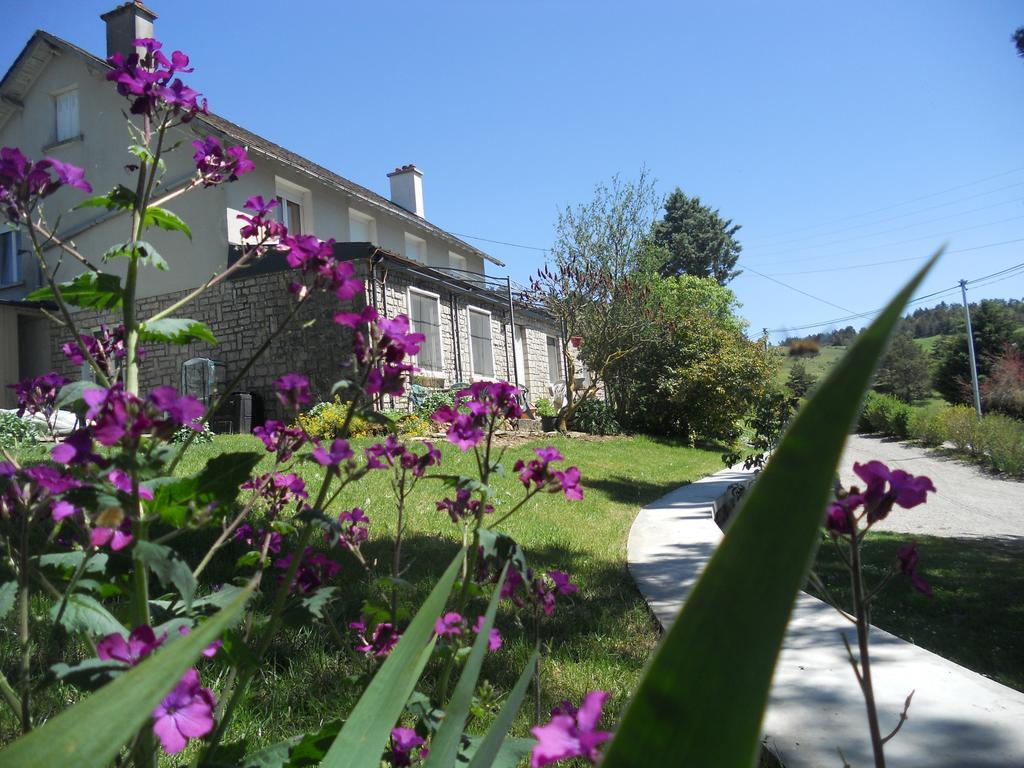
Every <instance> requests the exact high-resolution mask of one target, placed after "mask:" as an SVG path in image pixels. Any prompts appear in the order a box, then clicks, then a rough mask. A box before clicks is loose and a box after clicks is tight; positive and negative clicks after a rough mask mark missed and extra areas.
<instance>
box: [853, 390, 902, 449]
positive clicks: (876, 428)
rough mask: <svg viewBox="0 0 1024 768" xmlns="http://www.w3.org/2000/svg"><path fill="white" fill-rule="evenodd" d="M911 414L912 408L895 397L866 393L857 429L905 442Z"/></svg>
mask: <svg viewBox="0 0 1024 768" xmlns="http://www.w3.org/2000/svg"><path fill="white" fill-rule="evenodd" d="M913 413H914V409H913V408H911V407H910V406H909V405H907V404H906V403H904V402H901V401H899V400H897V399H896V398H895V397H891V396H889V395H880V394H878V393H877V392H868V396H867V398H866V399H865V400H864V410H863V411H861V416H860V421H859V422H858V426H857V428H858V429H859V430H860V431H861V432H877V433H879V434H883V435H892V436H894V437H899V438H901V439H904V440H905V439H906V438H908V437H910V421H911V417H912V415H913Z"/></svg>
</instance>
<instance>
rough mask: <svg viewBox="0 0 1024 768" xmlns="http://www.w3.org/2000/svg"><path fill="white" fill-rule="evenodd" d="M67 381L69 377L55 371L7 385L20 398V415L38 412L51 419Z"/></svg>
mask: <svg viewBox="0 0 1024 768" xmlns="http://www.w3.org/2000/svg"><path fill="white" fill-rule="evenodd" d="M67 383H68V380H67V379H65V378H64V377H63V376H61V375H60V374H59V373H56V372H55V373H48V374H46V375H45V376H37V377H35V378H32V379H25V380H24V381H21V382H19V383H18V384H8V385H7V386H8V387H9V388H10V389H13V390H14V394H15V396H16V397H17V398H18V415H19V416H24V415H25V414H26V413H28V414H30V415H35V414H37V413H38V414H41V415H42V416H44V417H45V418H46V420H47V421H49V419H50V417H51V416H52V415H53V412H54V410H55V409H56V407H57V406H56V400H57V395H58V394H59V393H60V388H61V387H63V386H64V385H65V384H67Z"/></svg>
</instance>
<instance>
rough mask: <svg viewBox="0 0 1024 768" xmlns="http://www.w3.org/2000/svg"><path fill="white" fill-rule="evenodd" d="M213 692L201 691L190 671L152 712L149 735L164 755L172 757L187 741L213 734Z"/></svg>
mask: <svg viewBox="0 0 1024 768" xmlns="http://www.w3.org/2000/svg"><path fill="white" fill-rule="evenodd" d="M215 706H217V702H216V700H215V699H214V698H213V692H212V691H210V689H209V688H203V687H202V685H201V684H200V682H199V673H198V672H197V671H196V670H195V668H193V669H190V670H189V671H188V672H186V673H185V676H184V677H183V678H181V681H180V682H179V683H178V684H177V685H176V686H175V687H174V689H173V690H172V691H171V692H170V693H169V694H167V696H165V697H164V699H163V701H161V702H160V704H159V705H158V706H157V708H156V709H155V710H153V732H154V733H155V734H156V735H157V738H159V739H160V743H161V744H162V745H163V748H164V750H165V751H166V752H168V753H169V754H172V755H176V754H177V753H178V752H181V750H183V749H184V748H185V745H186V744H187V743H188V740H189V739H198V738H200V737H202V736H205V735H206V734H208V733H209V732H210V731H212V730H213V709H214V707H215Z"/></svg>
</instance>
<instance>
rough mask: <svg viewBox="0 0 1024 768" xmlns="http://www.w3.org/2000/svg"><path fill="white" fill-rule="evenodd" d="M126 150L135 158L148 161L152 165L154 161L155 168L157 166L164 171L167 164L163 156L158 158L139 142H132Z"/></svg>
mask: <svg viewBox="0 0 1024 768" xmlns="http://www.w3.org/2000/svg"><path fill="white" fill-rule="evenodd" d="M128 151H129V152H131V153H132V154H133V155H135V156H136V157H137V158H139V160H142V161H144V162H146V163H148V164H149V165H153V164H154V163H155V164H156V166H157V168H159V169H160V170H161V171H164V170H166V168H167V164H166V163H164V161H163V158H160V159H159V160H158V159H157V157H156V155H154V154H153V153H152V152H150V151H149V150H148V149H146V148H145V147H144V146H142V145H141V144H132V145H131V146H130V147H128Z"/></svg>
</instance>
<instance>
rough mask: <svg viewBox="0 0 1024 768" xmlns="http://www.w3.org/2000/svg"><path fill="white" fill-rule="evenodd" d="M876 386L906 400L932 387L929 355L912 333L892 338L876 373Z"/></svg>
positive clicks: (879, 389) (918, 395) (881, 390)
mask: <svg viewBox="0 0 1024 768" xmlns="http://www.w3.org/2000/svg"><path fill="white" fill-rule="evenodd" d="M875 389H877V390H878V391H879V392H882V393H884V394H887V395H892V396H893V397H895V398H896V399H898V400H902V401H903V402H905V403H913V402H914V401H915V400H920V399H921V398H922V397H924V396H925V395H926V394H928V390H929V389H931V370H930V366H929V364H928V356H927V355H926V354H925V352H924V350H923V349H922V348H921V345H920V344H918V343H917V342H916V341H914V340H913V338H911V336H910V334H909V333H905V332H904V333H901V334H900V335H899V336H896V337H895V338H894V339H893V340H892V346H890V347H889V352H888V353H887V354H886V356H885V358H884V359H883V360H882V364H881V365H880V366H879V368H878V373H877V374H876V376H875Z"/></svg>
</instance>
